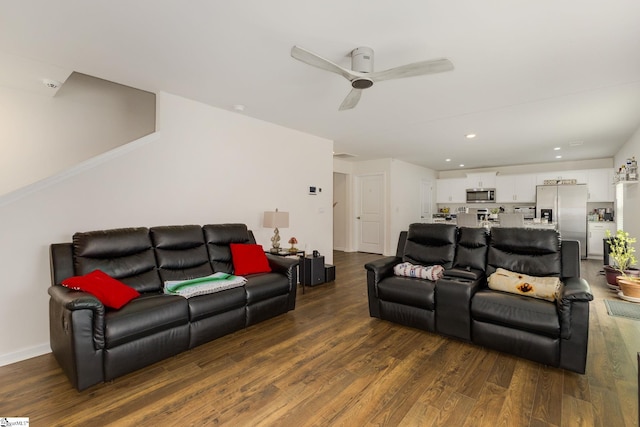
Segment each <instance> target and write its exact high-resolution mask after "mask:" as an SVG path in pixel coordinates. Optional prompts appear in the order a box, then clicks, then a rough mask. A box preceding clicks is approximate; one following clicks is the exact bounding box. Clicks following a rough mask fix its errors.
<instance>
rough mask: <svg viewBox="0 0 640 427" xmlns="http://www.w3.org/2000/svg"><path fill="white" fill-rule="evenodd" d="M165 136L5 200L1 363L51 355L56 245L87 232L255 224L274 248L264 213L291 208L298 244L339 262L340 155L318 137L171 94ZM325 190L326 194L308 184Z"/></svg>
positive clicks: (285, 233) (0, 211)
mask: <svg viewBox="0 0 640 427" xmlns="http://www.w3.org/2000/svg"><path fill="white" fill-rule="evenodd" d="M157 101H158V111H159V114H158V129H159V132H158V133H156V134H152V135H150V136H147V137H144V138H142V139H141V140H138V141H135V142H133V143H132V144H127V145H124V146H122V147H119V148H116V149H115V150H114V151H112V152H110V153H107V154H106V155H103V156H100V157H99V158H98V159H97V160H92V161H89V162H86V163H85V164H83V165H81V166H79V167H76V168H73V169H71V170H70V171H68V172H66V173H65V174H62V175H59V176H56V177H53V178H51V179H48V180H46V181H45V182H40V183H38V184H36V185H33V186H30V187H27V188H25V189H23V190H21V191H19V192H14V193H12V194H9V195H8V196H0V218H1V221H0V236H2V240H1V243H0V270H1V271H2V272H3V280H2V281H1V284H0V289H1V292H2V298H1V299H0V325H2V326H1V327H0V342H2V343H3V345H2V348H0V365H3V364H7V363H11V362H14V361H17V360H21V359H24V358H27V357H31V356H34V355H37V354H41V353H44V352H48V351H49V345H48V342H49V332H48V322H49V320H48V295H47V288H48V286H49V283H50V276H49V259H48V247H49V244H51V243H54V242H65V241H70V239H71V236H72V234H73V233H74V232H76V231H86V230H96V229H106V228H113V227H131V226H154V225H170V224H207V223H223V222H241V223H246V224H247V225H248V227H249V228H251V229H253V231H254V232H255V235H256V239H257V241H258V242H259V243H261V244H262V245H264V246H268V245H270V240H269V239H270V237H271V234H272V233H273V230H271V229H264V228H262V226H261V224H262V213H263V211H265V210H273V209H275V208H276V207H277V208H279V209H280V210H283V211H289V212H290V227H289V228H286V229H281V234H282V237H283V240H284V241H287V240H289V237H291V236H296V237H297V238H298V241H299V242H300V243H299V246H301V247H304V246H305V245H307V244H309V245H310V246H311V248H312V249H318V250H319V251H320V252H321V253H323V254H324V255H325V256H326V257H327V262H328V263H331V262H333V260H332V252H331V249H332V237H331V236H332V233H331V230H332V215H331V210H332V207H331V206H332V178H333V177H332V166H333V164H332V148H333V143H332V142H331V141H329V140H326V139H322V138H318V137H314V136H311V135H308V134H304V133H301V132H298V131H294V130H290V129H286V128H283V127H280V126H277V125H274V124H270V123H266V122H262V121H258V120H254V119H251V118H248V117H246V116H243V115H240V114H237V113H232V112H228V111H225V110H220V109H215V108H212V107H209V106H206V105H204V104H200V103H196V102H193V101H190V100H187V99H184V98H179V97H177V96H173V95H169V94H159V95H158V99H157ZM312 185H313V186H316V187H320V188H322V193H320V194H318V195H317V196H310V195H308V187H309V186H312Z"/></svg>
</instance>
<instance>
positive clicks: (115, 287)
mask: <svg viewBox="0 0 640 427" xmlns="http://www.w3.org/2000/svg"><path fill="white" fill-rule="evenodd" d="M62 286H65V287H67V288H70V289H75V290H77V291H84V292H88V293H90V294H91V295H93V296H95V297H96V298H98V299H99V300H100V302H101V303H102V304H103V305H105V306H106V307H111V308H115V309H116V310H117V309H119V308H121V307H122V306H124V305H125V304H126V303H128V302H129V301H131V300H132V299H134V298H137V297H139V296H140V294H139V293H138V291H136V290H135V289H133V288H132V287H130V286H127V285H125V284H124V283H122V282H120V281H119V280H116V279H114V278H113V277H110V276H109V275H107V274H105V273H103V272H102V271H100V270H94V271H92V272H91V273H88V274H85V275H84V276H73V277H69V278H67V279H64V280H63V281H62Z"/></svg>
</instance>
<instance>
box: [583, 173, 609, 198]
mask: <svg viewBox="0 0 640 427" xmlns="http://www.w3.org/2000/svg"><path fill="white" fill-rule="evenodd" d="M613 178H614V171H613V169H612V168H611V169H590V170H588V171H587V185H588V187H589V199H588V201H589V202H613V201H614V200H615V196H616V189H615V186H614V185H613Z"/></svg>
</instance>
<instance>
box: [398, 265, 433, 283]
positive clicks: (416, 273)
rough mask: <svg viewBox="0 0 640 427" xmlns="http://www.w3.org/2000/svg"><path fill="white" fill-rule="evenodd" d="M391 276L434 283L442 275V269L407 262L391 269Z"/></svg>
mask: <svg viewBox="0 0 640 427" xmlns="http://www.w3.org/2000/svg"><path fill="white" fill-rule="evenodd" d="M393 274H395V275H396V276H406V277H416V278H418V279H427V280H431V281H433V282H435V281H436V280H438V279H439V278H441V277H442V275H443V274H444V267H442V266H441V265H432V266H429V267H425V266H423V265H413V264H411V263H409V262H403V263H400V264H397V265H396V266H395V267H393Z"/></svg>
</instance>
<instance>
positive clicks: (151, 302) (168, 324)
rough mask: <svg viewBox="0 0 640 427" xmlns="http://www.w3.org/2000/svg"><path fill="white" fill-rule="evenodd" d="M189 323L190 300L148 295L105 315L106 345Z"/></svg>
mask: <svg viewBox="0 0 640 427" xmlns="http://www.w3.org/2000/svg"><path fill="white" fill-rule="evenodd" d="M188 322H189V306H188V303H187V300H186V299H184V298H182V297H179V296H174V295H163V294H147V295H142V296H140V298H137V299H135V300H133V301H131V302H130V303H129V304H127V305H125V306H124V307H122V308H121V309H120V310H117V311H109V312H107V313H106V314H105V342H106V348H113V347H116V346H118V345H121V344H124V343H127V342H130V341H135V340H137V339H140V338H143V337H146V336H149V335H153V334H155V333H156V332H160V331H164V330H166V329H170V328H173V327H175V326H179V325H184V324H187V323H188Z"/></svg>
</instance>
